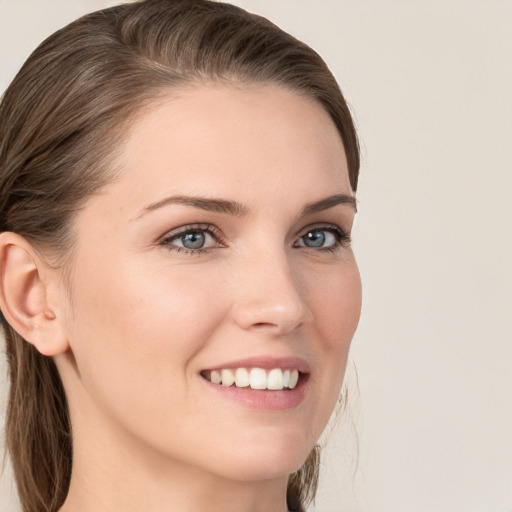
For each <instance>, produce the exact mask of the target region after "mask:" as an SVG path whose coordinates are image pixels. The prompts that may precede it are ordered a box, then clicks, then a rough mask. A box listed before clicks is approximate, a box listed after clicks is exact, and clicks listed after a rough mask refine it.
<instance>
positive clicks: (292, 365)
mask: <svg viewBox="0 0 512 512" xmlns="http://www.w3.org/2000/svg"><path fill="white" fill-rule="evenodd" d="M235 368H263V369H265V370H272V369H274V368H281V369H282V370H287V369H290V370H298V371H299V372H301V373H309V372H310V369H309V364H308V362H307V361H306V360H305V359H302V358H300V357H294V356H290V357H271V356H254V357H249V358H246V359H236V360H232V361H229V362H226V363H222V364H219V365H215V366H211V367H209V368H205V370H211V371H213V370H229V369H235Z"/></svg>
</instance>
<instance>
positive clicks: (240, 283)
mask: <svg viewBox="0 0 512 512" xmlns="http://www.w3.org/2000/svg"><path fill="white" fill-rule="evenodd" d="M299 270H300V269H298V268H295V269H294V268H293V265H291V264H290V261H289V258H288V256H287V255H286V252H285V250H284V248H283V250H282V251H279V250H273V251H265V252H263V251H261V252H260V251H259V252H258V254H257V255H256V254H255V255H253V257H251V258H249V259H247V260H246V261H245V262H244V263H243V264H241V265H240V267H239V269H238V272H236V276H233V277H234V278H235V282H234V286H235V289H236V292H235V293H234V299H235V300H234V304H233V318H234V320H235V322H236V324H237V325H238V326H239V327H241V328H242V329H244V330H250V331H255V332H256V331H258V332H268V333H270V334H274V335H284V334H287V333H290V332H293V331H294V330H296V329H298V328H299V327H301V326H302V325H303V324H304V323H306V322H308V321H309V320H310V319H311V318H312V313H311V310H310V308H309V306H308V303H307V300H306V296H305V283H304V279H301V275H300V271H299Z"/></svg>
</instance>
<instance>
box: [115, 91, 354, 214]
mask: <svg viewBox="0 0 512 512" xmlns="http://www.w3.org/2000/svg"><path fill="white" fill-rule="evenodd" d="M118 155H119V156H118V159H117V162H116V167H117V168H119V169H120V171H121V172H120V175H119V180H118V181H117V183H116V184H115V188H117V194H121V195H122V196H123V197H124V201H125V202H124V204H125V206H126V207H128V206H129V203H130V201H131V200H132V199H133V200H134V202H138V201H139V200H140V201H142V200H147V201H155V200H158V196H159V195H161V196H162V197H164V196H166V195H168V194H173V193H175V194H193V195H201V194H204V195H208V196H217V197H228V198H232V199H237V200H240V201H241V202H248V203H250V202H251V201H252V200H258V201H260V202H262V201H264V199H265V197H268V198H269V200H270V197H271V196H272V198H273V199H277V200H279V194H280V195H281V196H283V195H284V196H288V195H289V194H291V193H292V189H293V188H294V187H295V188H296V189H297V191H298V192H299V193H301V194H302V193H303V192H304V191H311V190H316V191H317V195H319V196H321V195H324V196H327V195H331V194H333V193H350V184H349V179H348V170H347V163H346V157H345V152H344V148H343V144H342V141H341V137H340V136H339V133H338V131H337V129H336V127H335V125H334V123H333V122H332V120H331V118H330V116H329V115H328V114H327V113H326V112H325V110H324V109H323V108H322V106H321V105H320V104H318V103H317V102H316V101H313V100H311V99H309V98H306V97H304V96H302V95H300V94H298V93H296V92H294V91H290V90H287V89H284V88H281V87H277V86H272V85H261V86H255V85H251V86H246V85H233V84H222V85H212V86H204V85H201V86H191V87H187V88H184V89H178V90H172V91H169V94H167V95H164V96H162V97H160V98H158V99H156V100H154V101H153V103H151V104H150V105H148V106H147V107H146V108H145V109H144V110H143V111H141V113H140V114H139V115H138V116H137V118H136V119H134V121H133V122H132V124H131V125H130V126H129V127H128V133H127V135H126V137H125V139H124V142H123V144H122V145H121V147H120V148H119V152H118ZM312 187H313V188H312Z"/></svg>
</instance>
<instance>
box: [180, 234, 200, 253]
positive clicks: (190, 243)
mask: <svg viewBox="0 0 512 512" xmlns="http://www.w3.org/2000/svg"><path fill="white" fill-rule="evenodd" d="M181 241H182V243H183V247H186V248H187V249H200V248H201V247H203V245H204V243H205V235H204V233H201V232H200V231H194V232H192V233H187V234H186V235H183V236H182V237H181Z"/></svg>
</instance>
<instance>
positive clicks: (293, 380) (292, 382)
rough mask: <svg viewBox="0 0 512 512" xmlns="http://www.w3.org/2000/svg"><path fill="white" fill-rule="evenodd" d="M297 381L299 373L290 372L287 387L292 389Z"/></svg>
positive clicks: (295, 371)
mask: <svg viewBox="0 0 512 512" xmlns="http://www.w3.org/2000/svg"><path fill="white" fill-rule="evenodd" d="M298 380H299V372H298V371H297V370H292V371H291V373H290V382H289V384H288V387H289V388H290V389H293V388H294V387H295V386H296V385H297V381H298Z"/></svg>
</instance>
